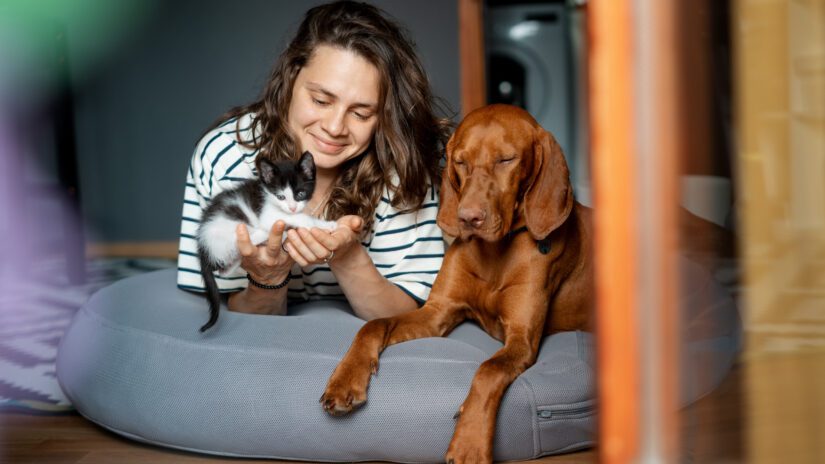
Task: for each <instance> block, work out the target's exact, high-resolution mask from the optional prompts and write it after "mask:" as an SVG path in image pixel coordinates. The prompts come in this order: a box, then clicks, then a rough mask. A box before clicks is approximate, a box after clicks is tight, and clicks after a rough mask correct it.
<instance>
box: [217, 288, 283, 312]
mask: <svg viewBox="0 0 825 464" xmlns="http://www.w3.org/2000/svg"><path fill="white" fill-rule="evenodd" d="M286 293H287V288H286V287H284V288H281V289H278V290H267V289H263V288H258V287H255V286H252V285H250V286H249V287H247V288H246V289H245V290H241V291H240V292H237V293H233V294H231V295H229V304H228V306H229V310H230V311H237V312H240V313H251V314H273V315H281V316H282V315H284V314H286Z"/></svg>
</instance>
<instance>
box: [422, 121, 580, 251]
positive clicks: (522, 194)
mask: <svg viewBox="0 0 825 464" xmlns="http://www.w3.org/2000/svg"><path fill="white" fill-rule="evenodd" d="M440 195H441V206H440V209H439V212H438V225H439V226H440V227H441V228H442V229H443V230H444V232H446V233H447V234H448V235H452V236H456V237H460V238H461V239H462V240H467V239H469V238H470V237H472V236H476V237H479V238H481V239H482V240H485V241H498V240H501V239H502V238H503V237H504V236H505V235H507V233H509V232H510V231H511V230H512V228H513V226H514V225H515V224H516V223H517V222H518V221H519V219H520V218H523V219H524V221H525V222H526V225H527V229H528V230H529V232H530V234H531V235H532V236H533V238H535V239H536V240H541V239H544V238H545V237H547V235H549V234H550V232H552V231H553V230H555V229H556V228H557V227H559V226H560V225H561V224H562V223H564V221H565V220H566V219H567V217H568V216H569V215H570V210H571V209H572V208H573V189H572V187H571V185H570V180H569V171H568V169H567V162H566V161H565V160H564V154H563V153H562V151H561V148H560V147H559V144H558V143H557V142H556V140H555V138H553V136H552V135H550V133H549V132H547V131H545V130H544V129H542V127H541V126H539V124H538V123H537V122H536V120H535V119H533V117H532V116H530V114H529V113H527V112H526V111H524V110H522V109H521V108H517V107H514V106H508V105H490V106H486V107H484V108H480V109H477V110H475V111H473V112H471V113H470V114H468V115H467V116H466V117H465V118H464V120H463V121H462V122H461V124H459V126H458V128H456V131H455V133H454V134H453V136H452V137H451V138H450V140H449V142H448V143H447V166H446V169H445V172H444V176H443V179H442V183H441V194H440Z"/></svg>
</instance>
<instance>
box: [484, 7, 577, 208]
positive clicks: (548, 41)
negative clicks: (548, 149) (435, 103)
mask: <svg viewBox="0 0 825 464" xmlns="http://www.w3.org/2000/svg"><path fill="white" fill-rule="evenodd" d="M572 14H575V8H572V7H568V6H567V5H566V3H565V2H563V1H542V2H539V1H522V2H513V1H502V0H487V2H486V5H485V15H484V17H485V31H484V32H485V50H486V59H487V101H488V102H489V103H507V104H511V105H516V106H520V107H522V108H524V109H526V110H527V111H529V112H530V114H532V115H533V117H535V118H536V120H537V121H538V123H539V124H541V125H542V127H544V128H545V129H547V130H549V131H550V132H552V133H553V135H555V137H556V139H557V140H558V142H559V144H560V145H561V147H562V149H563V150H564V153H565V155H566V157H567V164H568V166H569V167H570V174H571V175H570V178H571V181H573V183H574V186H577V187H579V188H578V190H579V191H577V196H580V195H579V194H580V193H584V194H586V195H587V194H589V191H588V192H581V190H589V189H587V188H586V187H587V186H589V182H586V180H583V179H585V178H586V171H587V163H586V160H585V159H583V158H584V156H585V153H586V152H585V150H584V149H583V147H582V146H580V143H579V139H581V137H580V136H579V134H580V131H579V129H578V128H577V121H579V120H580V117H581V115H580V114H578V113H577V109H576V106H578V105H576V101H577V92H578V91H579V89H578V87H577V86H576V85H574V84H575V82H574V80H575V75H576V67H575V65H576V63H575V62H574V55H575V52H574V46H575V45H576V44H574V41H573V38H574V37H575V35H574V33H575V32H576V31H575V30H571V27H575V26H577V24H578V23H576V22H575V18H574V17H573V16H572ZM583 183H584V184H587V185H581V184H583ZM577 184H579V185H577ZM584 200H585V202H586V201H587V199H584Z"/></svg>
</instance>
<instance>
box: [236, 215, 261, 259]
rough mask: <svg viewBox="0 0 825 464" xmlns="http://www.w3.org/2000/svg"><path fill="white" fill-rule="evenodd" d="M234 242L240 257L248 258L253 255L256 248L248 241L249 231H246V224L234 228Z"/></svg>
mask: <svg viewBox="0 0 825 464" xmlns="http://www.w3.org/2000/svg"><path fill="white" fill-rule="evenodd" d="M235 241H236V242H237V245H238V251H240V253H241V256H243V257H249V256H252V255H254V254H255V251H256V247H255V245H253V244H252V241H251V240H249V231H248V230H247V229H246V224H243V223H241V224H238V227H236V228H235Z"/></svg>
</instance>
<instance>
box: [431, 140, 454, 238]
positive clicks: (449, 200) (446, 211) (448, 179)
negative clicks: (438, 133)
mask: <svg viewBox="0 0 825 464" xmlns="http://www.w3.org/2000/svg"><path fill="white" fill-rule="evenodd" d="M454 139H455V134H454V135H453V136H452V137H450V140H449V141H448V142H447V165H446V166H445V167H444V173H443V174H442V176H441V191H440V192H439V193H438V196H439V203H440V204H439V206H438V216H437V217H436V222H438V227H440V228H441V230H443V231H444V233H445V234H447V235H450V236H453V237H456V236H458V233H459V232H458V181H457V179H456V175H455V169H454V168H453V145H454Z"/></svg>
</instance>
